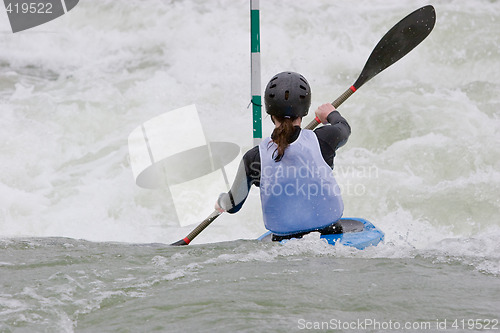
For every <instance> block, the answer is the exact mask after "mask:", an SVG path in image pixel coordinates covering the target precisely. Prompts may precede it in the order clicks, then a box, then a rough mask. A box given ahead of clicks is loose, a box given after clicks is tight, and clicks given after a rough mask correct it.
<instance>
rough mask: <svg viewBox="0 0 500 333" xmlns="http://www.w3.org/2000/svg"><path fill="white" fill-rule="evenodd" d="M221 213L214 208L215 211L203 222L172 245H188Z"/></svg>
mask: <svg viewBox="0 0 500 333" xmlns="http://www.w3.org/2000/svg"><path fill="white" fill-rule="evenodd" d="M220 214H222V213H221V212H219V211H217V210H214V211H213V213H212V214H210V215H209V216H208V217H207V218H206V219H205V220H203V222H201V223H200V224H199V225H198V226H197V227H196V228H194V229H193V231H191V232H190V233H189V235H187V236H186V237H184V238H183V239H181V240H179V241H177V242H175V243H172V244H170V245H173V246H182V245H188V244H189V243H191V241H192V240H193V239H194V238H195V237H196V236H198V235H199V234H200V232H202V231H203V230H205V228H206V227H208V226H209V225H210V223H212V222H213V221H214V220H215V219H216V218H217V217H219V215H220Z"/></svg>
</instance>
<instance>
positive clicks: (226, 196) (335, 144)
mask: <svg viewBox="0 0 500 333" xmlns="http://www.w3.org/2000/svg"><path fill="white" fill-rule="evenodd" d="M327 121H328V124H327V125H325V126H322V127H320V128H317V129H316V130H314V133H315V134H316V136H317V137H318V142H319V147H320V149H321V155H322V156H323V159H324V160H325V161H326V163H328V165H329V166H331V167H332V169H333V159H334V158H335V151H336V150H337V149H338V148H340V147H342V146H343V145H344V144H345V143H346V142H347V139H348V138H349V135H350V134H351V127H350V126H349V124H348V123H347V120H345V118H344V117H342V116H341V115H340V113H339V112H338V111H333V112H331V113H330V114H329V115H328V117H327ZM300 131H301V129H300V127H299V126H295V132H294V133H293V135H292V140H291V142H293V141H295V140H297V138H298V137H299V134H300ZM252 185H255V186H257V187H259V186H260V153H259V146H255V147H253V148H252V149H250V150H249V151H247V152H246V153H245V155H244V156H243V159H242V161H241V163H240V165H239V168H238V172H237V174H236V178H235V180H234V182H233V185H232V186H231V190H230V191H229V192H228V193H223V194H221V196H220V197H219V201H218V202H219V205H220V206H221V207H222V208H224V209H225V210H226V211H227V212H228V213H230V214H234V213H236V212H238V211H239V210H240V209H241V207H242V206H243V204H244V203H245V200H246V198H247V196H248V192H249V191H250V187H251V186H252Z"/></svg>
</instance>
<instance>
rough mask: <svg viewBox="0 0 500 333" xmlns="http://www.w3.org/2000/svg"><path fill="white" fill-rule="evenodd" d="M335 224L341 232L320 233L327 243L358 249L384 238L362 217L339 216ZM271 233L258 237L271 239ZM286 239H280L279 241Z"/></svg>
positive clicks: (372, 244) (266, 239)
mask: <svg viewBox="0 0 500 333" xmlns="http://www.w3.org/2000/svg"><path fill="white" fill-rule="evenodd" d="M335 225H339V226H340V227H341V230H342V232H341V233H334V234H328V235H321V239H324V240H326V241H327V242H328V244H331V245H335V244H337V243H339V244H342V245H345V246H352V247H355V248H357V249H359V250H363V249H365V248H367V247H368V246H376V245H377V244H378V243H380V242H381V241H383V240H384V233H383V232H382V230H380V229H378V228H377V227H375V226H374V225H373V224H372V223H371V222H370V221H367V220H365V219H362V218H357V217H349V218H341V219H340V220H339V221H338V222H337V223H336V224H335ZM272 236H273V234H272V233H271V231H268V232H266V233H265V234H263V235H262V236H260V237H259V238H258V240H260V241H265V242H270V241H272ZM286 241H287V240H286V239H285V240H282V241H281V243H284V242H286Z"/></svg>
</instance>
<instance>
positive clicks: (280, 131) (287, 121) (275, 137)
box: [269, 116, 298, 162]
mask: <svg viewBox="0 0 500 333" xmlns="http://www.w3.org/2000/svg"><path fill="white" fill-rule="evenodd" d="M274 118H275V119H276V120H277V121H278V122H279V123H280V126H278V127H276V128H275V129H274V131H273V133H272V134H271V139H272V141H270V142H269V146H271V145H272V144H273V142H274V143H275V144H276V145H277V146H278V147H277V148H276V149H275V150H274V152H273V159H274V161H275V162H279V161H281V159H282V158H283V156H284V155H285V149H286V148H287V147H288V146H289V145H290V143H292V136H293V133H294V132H295V129H294V126H293V122H294V121H295V119H297V118H298V117H294V118H291V117H278V116H274ZM271 119H272V118H271ZM273 123H274V119H273Z"/></svg>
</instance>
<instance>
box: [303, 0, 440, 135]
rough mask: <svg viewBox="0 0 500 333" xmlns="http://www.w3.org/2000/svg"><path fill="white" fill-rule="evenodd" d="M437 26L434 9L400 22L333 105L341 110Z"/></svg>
mask: <svg viewBox="0 0 500 333" xmlns="http://www.w3.org/2000/svg"><path fill="white" fill-rule="evenodd" d="M435 23H436V12H435V10H434V7H432V6H431V5H428V6H424V7H422V8H419V9H417V10H415V11H414V12H412V13H411V14H409V15H408V16H406V17H405V18H403V19H402V20H401V21H399V22H398V23H397V24H396V25H395V26H393V27H392V28H391V29H390V30H389V31H388V32H387V33H386V34H385V35H384V36H383V37H382V39H381V40H380V41H379V42H378V44H377V45H376V46H375V48H374V49H373V51H372V53H371V54H370V56H369V57H368V60H367V61H366V64H365V66H364V68H363V70H362V71H361V74H360V75H359V77H358V79H357V80H356V82H355V83H354V84H353V85H352V86H351V87H349V89H347V90H346V91H345V92H344V93H343V94H342V95H340V97H339V98H337V99H336V100H335V101H334V102H333V103H332V105H333V106H334V107H335V108H338V107H339V106H340V105H341V104H342V103H344V102H345V101H346V100H347V99H348V98H349V97H350V96H351V95H352V94H354V92H356V91H357V90H358V89H359V88H361V86H362V85H363V84H365V83H366V82H368V81H369V80H370V79H372V78H373V77H374V76H375V75H377V74H378V73H380V72H382V71H383V70H384V69H386V68H387V67H389V66H391V65H392V64H394V63H395V62H396V61H398V60H399V59H401V58H402V57H404V56H405V55H407V54H408V53H409V52H410V51H411V50H413V49H414V48H415V47H416V46H417V45H418V44H420V43H421V42H422V41H423V40H424V39H425V38H426V37H427V36H428V35H429V34H430V33H431V31H432V29H433V28H434V25H435ZM320 123H321V121H320V120H319V118H318V117H316V118H314V119H313V120H312V121H311V122H310V123H309V124H308V125H307V126H306V127H305V128H306V129H310V130H312V129H314V128H315V127H316V126H318V125H319V124H320Z"/></svg>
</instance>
